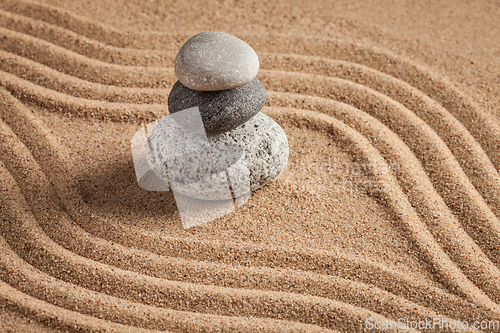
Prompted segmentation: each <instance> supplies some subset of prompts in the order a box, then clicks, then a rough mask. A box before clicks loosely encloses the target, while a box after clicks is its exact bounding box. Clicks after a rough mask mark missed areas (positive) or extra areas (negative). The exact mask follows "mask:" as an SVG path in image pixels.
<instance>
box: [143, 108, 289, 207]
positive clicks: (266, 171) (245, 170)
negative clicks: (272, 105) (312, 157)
mask: <svg viewBox="0 0 500 333" xmlns="http://www.w3.org/2000/svg"><path fill="white" fill-rule="evenodd" d="M174 127H175V126H174ZM174 127H172V125H167V123H166V122H164V123H163V124H162V122H160V123H158V125H157V126H156V127H155V128H154V130H153V131H152V133H151V135H150V137H149V144H150V146H149V147H150V149H149V150H148V154H147V159H148V163H149V164H150V166H151V168H152V169H153V170H154V171H155V173H156V175H157V176H158V177H159V178H160V179H162V180H163V181H164V182H165V183H167V184H169V183H170V185H171V186H172V188H173V189H174V191H178V192H180V193H182V194H184V195H186V196H189V197H192V198H195V199H201V200H227V199H231V198H232V197H234V198H238V197H241V196H245V195H248V194H249V192H250V191H255V190H257V189H258V188H260V187H262V186H263V185H265V184H267V183H268V182H270V181H272V180H273V179H275V178H276V177H278V175H279V174H280V173H281V172H283V170H284V169H285V166H286V163H287V161H288V154H289V148H288V140H287V137H286V135H285V132H284V131H283V129H282V128H281V127H280V126H279V125H278V124H277V123H276V122H275V121H274V120H273V119H271V118H270V117H269V116H266V115H265V114H263V113H261V112H259V113H257V114H256V115H255V116H254V117H252V118H251V119H250V120H248V121H247V122H246V123H244V124H242V125H240V126H238V127H236V128H235V129H233V130H230V131H228V132H225V133H220V134H215V135H211V136H208V143H209V145H208V144H206V141H205V143H204V142H203V138H200V136H199V135H194V136H192V135H191V134H189V133H188V132H186V131H184V132H183V131H182V129H180V127H179V128H177V127H175V128H174ZM174 132H175V134H174ZM173 136H174V137H175V139H171V138H172V137H173ZM184 137H185V138H184ZM193 138H194V139H193ZM184 139H185V140H184ZM168 140H170V141H172V142H173V141H174V140H175V144H171V143H165V142H166V141H168ZM194 141H196V142H195V143H194V144H189V145H188V146H189V147H191V148H192V147H193V146H197V147H201V148H199V149H195V150H194V149H187V150H190V152H186V154H184V155H179V154H178V150H179V148H180V147H179V144H180V145H181V146H183V144H181V142H184V143H185V142H194ZM188 146H186V147H183V149H186V148H188ZM167 147H175V148H174V149H173V150H177V152H169V151H167V150H169V149H172V148H167ZM166 156H172V157H171V158H169V157H166ZM158 161H161V163H158ZM165 167H167V168H168V175H167V173H165V172H161V171H163V170H162V168H165ZM168 178H170V182H169V179H168ZM229 185H230V186H231V190H232V191H229V187H228V186H229ZM231 192H232V193H231Z"/></svg>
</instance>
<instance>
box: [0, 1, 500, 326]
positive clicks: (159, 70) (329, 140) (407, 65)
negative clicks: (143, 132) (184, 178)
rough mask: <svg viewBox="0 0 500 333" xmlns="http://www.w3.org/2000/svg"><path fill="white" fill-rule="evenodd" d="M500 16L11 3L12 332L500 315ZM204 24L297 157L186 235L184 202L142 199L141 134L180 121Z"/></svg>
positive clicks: (350, 6)
mask: <svg viewBox="0 0 500 333" xmlns="http://www.w3.org/2000/svg"><path fill="white" fill-rule="evenodd" d="M499 14H500V5H499V4H498V3H495V2H493V1H490V2H487V1H484V2H483V1H475V2H473V3H468V2H462V1H440V2H433V1H417V2H403V1H390V2H389V1H378V2H377V1H357V2H353V1H344V2H341V1H335V2H332V1H315V0H312V1H307V2H305V1H271V2H257V1H256V2H252V1H203V2H182V1H165V2H160V1H116V0H104V1H94V0H91V1H85V2H81V1H57V0H51V1H43V2H42V3H32V2H28V1H8V0H2V1H0V34H1V38H0V59H1V60H2V61H1V62H0V117H1V121H0V192H1V193H0V227H1V228H0V231H1V238H0V252H1V253H0V328H1V329H2V330H3V331H7V332H34V331H36V332H38V331H39V332H54V331H62V332H63V331H97V332H107V331H122V332H132V331H140V332H142V331H172V332H178V331H179V332H197V331H199V332H219V331H226V332H323V331H324V332H361V331H363V328H364V327H365V322H366V320H367V318H372V319H373V320H377V321H384V320H398V319H399V318H404V319H405V320H406V319H408V320H425V319H426V318H427V319H428V318H441V319H443V320H448V321H452V320H457V319H460V320H461V321H464V320H465V321H467V322H469V323H470V325H472V323H473V322H474V321H475V320H479V321H482V320H500V306H499V305H498V302H500V269H499V264H500V259H499V258H500V221H499V217H500V175H499V172H498V170H499V169H500V120H499V117H500V108H499V107H498V105H500V104H499V103H500V68H499V67H500V62H499V61H498V59H499V57H500V37H499V34H498V27H499V26H500V15H499ZM205 30H219V31H225V32H228V33H231V34H233V35H236V36H238V37H240V38H242V39H244V40H245V41H247V42H248V43H249V44H250V45H251V46H252V47H254V49H255V50H256V52H257V54H258V55H259V58H260V62H261V70H260V72H259V75H258V77H259V79H260V80H261V81H262V83H263V84H264V86H265V87H266V90H267V92H268V100H267V103H266V107H265V108H264V109H263V112H264V113H266V114H268V115H270V116H271V117H273V118H274V119H275V120H276V121H277V122H278V123H279V124H280V125H281V126H282V127H283V128H284V130H285V132H286V133H287V136H288V139H289V144H290V160H289V164H288V166H287V169H286V170H285V172H284V173H283V174H282V175H281V176H280V177H279V178H278V179H277V180H276V181H274V182H273V183H271V184H269V185H268V186H266V187H265V188H264V189H262V190H259V191H257V192H256V193H254V194H253V195H252V197H251V199H250V200H249V202H248V203H247V204H246V205H245V206H243V207H241V208H239V209H237V210H236V211H235V212H234V213H231V214H229V215H227V216H225V217H223V218H220V219H218V220H215V221H213V222H210V223H208V224H205V225H202V226H200V227H196V228H193V229H189V230H184V229H182V226H181V221H180V217H179V214H178V212H177V209H176V206H175V200H174V198H173V196H172V194H171V193H154V192H147V191H144V190H142V189H140V188H139V187H138V186H137V181H136V179H135V174H134V168H133V162H132V156H131V150H130V139H131V137H132V136H133V135H134V133H135V132H136V131H137V130H138V129H139V128H140V127H141V124H142V123H148V122H150V121H152V120H154V119H157V118H159V117H162V116H164V115H165V114H167V109H166V100H167V97H168V93H169V89H170V87H171V86H172V85H173V83H174V82H175V74H174V72H173V60H174V58H175V54H176V52H177V50H178V49H179V48H180V46H181V45H182V44H183V43H184V42H185V41H186V40H187V39H188V38H189V37H191V36H192V35H194V34H196V33H197V32H201V31H205ZM402 331H405V330H404V329H403V330H402ZM407 331H411V330H407ZM471 331H473V330H471Z"/></svg>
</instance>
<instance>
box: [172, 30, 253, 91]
mask: <svg viewBox="0 0 500 333" xmlns="http://www.w3.org/2000/svg"><path fill="white" fill-rule="evenodd" d="M258 71H259V58H258V56H257V54H256V53H255V51H254V50H253V49H252V47H251V46H250V45H248V44H247V43H245V42H244V41H242V40H241V39H239V38H237V37H234V36H231V35H229V34H226V33H224V32H217V31H207V32H202V33H199V34H197V35H195V36H193V37H191V38H190V39H189V40H188V41H187V42H186V43H185V44H184V45H183V46H182V47H181V49H180V50H179V53H178V54H177V57H176V58H175V75H176V76H177V78H178V79H179V81H181V83H182V84H183V85H185V86H186V87H188V88H190V89H193V90H200V91H216V90H226V89H233V88H237V87H241V86H243V85H245V84H248V83H249V82H250V81H252V80H253V79H254V78H255V77H256V76H257V72H258Z"/></svg>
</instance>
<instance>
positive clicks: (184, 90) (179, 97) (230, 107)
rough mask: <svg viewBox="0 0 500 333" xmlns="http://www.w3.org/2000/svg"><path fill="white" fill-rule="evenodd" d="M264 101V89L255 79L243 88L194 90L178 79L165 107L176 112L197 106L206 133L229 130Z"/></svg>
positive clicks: (258, 109) (257, 109) (257, 108)
mask: <svg viewBox="0 0 500 333" xmlns="http://www.w3.org/2000/svg"><path fill="white" fill-rule="evenodd" d="M265 102H266V89H265V88H264V86H263V85H262V83H260V81H259V79H257V78H255V79H254V80H252V82H250V83H249V84H246V85H244V86H242V87H238V88H234V89H229V90H220V91H197V90H192V89H189V88H188V87H186V86H184V85H183V84H182V83H181V82H180V81H177V82H176V83H175V84H174V86H173V88H172V90H171V91H170V95H169V96H168V110H169V112H170V113H171V114H172V113H176V112H178V111H182V110H185V109H188V108H191V107H195V106H197V107H198V108H199V110H200V114H201V118H202V120H203V125H204V126H205V131H206V133H207V134H208V135H211V134H217V133H222V132H226V131H229V130H232V129H234V128H236V127H238V126H240V125H241V124H243V123H244V122H245V121H247V120H249V119H250V118H252V117H253V116H254V115H256V114H257V113H258V112H259V111H260V110H261V109H262V107H263V106H264V103H265Z"/></svg>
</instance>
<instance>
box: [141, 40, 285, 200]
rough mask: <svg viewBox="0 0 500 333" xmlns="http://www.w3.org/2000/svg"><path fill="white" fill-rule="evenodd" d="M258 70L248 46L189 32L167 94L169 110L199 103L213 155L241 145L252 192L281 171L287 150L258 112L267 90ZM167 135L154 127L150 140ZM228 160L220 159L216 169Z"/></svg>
mask: <svg viewBox="0 0 500 333" xmlns="http://www.w3.org/2000/svg"><path fill="white" fill-rule="evenodd" d="M258 70H259V59H258V57H257V54H256V53H255V51H254V50H253V49H252V48H251V47H250V45H248V44H247V43H245V42H244V41H242V40H241V39H239V38H236V37H234V36H231V35H229V34H226V33H223V32H214V31H210V32H203V33H200V34H197V35H195V36H193V37H191V38H190V39H189V40H188V41H187V42H186V43H185V44H184V45H183V46H182V47H181V49H180V51H179V53H178V54H177V57H176V59H175V74H176V76H177V78H178V81H177V82H176V83H175V84H174V86H173V88H172V90H171V92H170V95H169V97H168V108H169V112H170V114H171V115H174V116H175V114H176V113H177V112H179V111H183V110H186V109H190V108H193V107H198V109H199V114H200V116H201V120H202V122H203V126H204V128H205V133H206V135H207V139H208V142H209V144H210V146H211V148H212V149H213V152H212V153H213V156H215V158H216V159H217V158H218V156H224V152H223V151H224V150H225V149H226V150H227V149H231V147H239V149H240V151H241V152H242V155H243V156H242V158H243V159H244V161H245V164H246V167H247V168H248V171H249V180H250V188H251V190H252V191H255V190H256V189H258V188H259V187H261V186H263V185H264V184H266V183H268V182H270V181H271V180H273V179H275V178H276V177H277V176H278V175H279V174H280V173H281V172H282V171H283V170H284V168H285V166H286V163H287V160H288V153H289V148H288V141H287V137H286V135H285V133H284V131H283V129H282V128H281V127H280V126H279V125H278V124H277V123H276V122H275V121H274V120H272V119H271V118H270V117H268V116H266V115H265V114H263V113H261V112H260V111H261V109H262V107H263V106H264V103H265V101H266V90H265V88H264V86H263V85H262V83H261V82H260V81H259V79H257V78H256V75H257V72H258ZM166 135H167V133H165V132H162V131H161V128H158V126H157V127H156V128H155V130H154V131H153V133H152V134H151V136H150V142H161V141H162V140H164V137H165V136H166ZM156 146H158V145H156ZM158 147H159V146H158ZM226 155H227V154H226ZM152 162H153V161H152ZM218 162H220V161H218ZM231 163H232V162H230V161H223V163H218V166H219V168H218V169H220V166H221V165H223V166H224V165H225V166H224V167H230V165H228V164H231ZM196 168H198V166H196ZM191 169H193V168H190V167H189V166H185V168H184V170H188V171H189V170H191ZM218 171H219V172H220V171H221V170H218ZM183 172H187V171H183ZM190 172H191V171H190ZM191 194H193V193H191ZM194 194H195V193H194Z"/></svg>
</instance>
